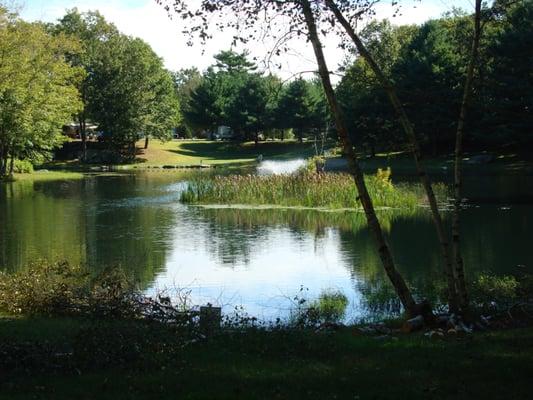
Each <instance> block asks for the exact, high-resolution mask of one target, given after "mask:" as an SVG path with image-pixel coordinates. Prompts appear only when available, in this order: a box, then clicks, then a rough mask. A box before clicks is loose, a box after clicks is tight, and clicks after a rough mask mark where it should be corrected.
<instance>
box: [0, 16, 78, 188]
mask: <svg viewBox="0 0 533 400" xmlns="http://www.w3.org/2000/svg"><path fill="white" fill-rule="evenodd" d="M78 51H79V46H78V44H77V43H76V42H74V41H72V40H70V39H69V38H67V37H65V36H64V35H59V36H52V35H50V34H48V33H47V32H46V30H45V28H44V26H42V25H40V24H30V23H26V22H23V21H21V20H20V19H18V17H17V16H16V15H13V14H9V13H8V12H7V10H5V9H3V8H0V178H2V177H5V176H6V175H12V174H13V169H14V162H15V159H17V158H27V159H30V160H33V159H36V158H38V157H39V156H42V155H43V154H46V153H48V152H50V151H51V150H53V149H54V148H55V147H57V146H59V145H60V144H61V143H62V141H63V135H62V131H61V128H62V126H63V125H64V124H66V123H67V122H68V121H69V119H70V116H71V115H72V114H74V113H75V112H77V111H78V110H79V108H80V105H81V104H80V101H79V94H78V91H77V89H76V84H77V82H78V81H79V79H80V78H81V76H82V71H81V70H80V69H78V68H72V67H71V66H70V65H69V64H68V63H67V61H66V60H65V56H64V54H65V53H67V52H68V53H76V52H78Z"/></svg>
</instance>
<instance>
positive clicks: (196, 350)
mask: <svg viewBox="0 0 533 400" xmlns="http://www.w3.org/2000/svg"><path fill="white" fill-rule="evenodd" d="M0 343H1V345H0V352H1V353H2V357H1V358H0V370H1V371H2V374H1V375H0V399H28V398H39V399H72V398H79V399H93V398H98V399H152V398H157V399H176V398H186V399H236V398H242V399H272V398H281V399H298V398H301V399H309V398H320V399H334V398H339V399H354V398H355V399H358V398H359V399H368V398H374V399H399V398H410V399H427V398H432V399H451V398H453V399H472V398H483V399H503V398H505V399H524V398H528V397H529V396H530V391H531V374H532V373H533V364H532V360H533V329H531V328H527V329H526V328H524V329H514V330H508V331H501V332H490V333H485V334H476V335H473V336H469V337H461V338H451V339H447V340H446V341H444V340H432V339H428V338H427V337H424V336H422V335H409V336H400V337H399V338H398V339H395V340H392V339H387V340H381V339H376V338H374V337H367V336H362V335H361V334H359V331H358V330H357V329H356V328H350V327H348V328H344V329H342V330H339V331H337V332H330V333H314V332H312V331H305V330H277V331H270V332H269V331H260V330H253V329H252V330H244V331H238V332H235V331H234V332H225V333H222V334H220V335H218V336H216V337H212V338H210V339H208V340H204V341H199V342H195V343H188V344H187V343H186V342H184V341H183V340H182V338H180V337H179V335H177V333H176V332H175V331H174V330H173V329H172V328H170V327H164V326H154V325H146V324H143V323H141V322H127V321H107V322H106V321H100V322H98V321H94V320H93V321H90V320H82V319H68V318H48V319H45V318H40V319H5V318H3V319H0ZM13 352H15V355H16V358H14V357H12V355H13ZM10 355H11V356H10Z"/></svg>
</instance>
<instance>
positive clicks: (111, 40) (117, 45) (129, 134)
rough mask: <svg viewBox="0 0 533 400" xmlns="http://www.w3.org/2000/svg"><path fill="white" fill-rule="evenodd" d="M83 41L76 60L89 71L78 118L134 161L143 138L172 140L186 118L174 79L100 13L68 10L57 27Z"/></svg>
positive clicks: (143, 46) (145, 49)
mask: <svg viewBox="0 0 533 400" xmlns="http://www.w3.org/2000/svg"><path fill="white" fill-rule="evenodd" d="M55 30H56V31H57V32H60V33H66V34H69V35H71V36H73V37H75V38H76V39H77V40H79V41H80V42H81V45H82V47H83V52H82V54H81V55H74V56H72V55H71V56H70V59H71V62H72V63H73V64H74V65H78V66H80V67H81V68H83V69H84V70H85V71H87V74H86V76H85V79H84V80H83V82H82V83H81V85H80V91H81V93H82V98H83V102H84V108H83V110H81V112H80V113H79V114H78V115H77V120H79V121H80V122H81V121H86V119H88V118H89V119H91V120H92V121H93V122H94V123H96V124H98V126H99V129H100V130H101V131H103V132H104V134H105V137H106V138H107V139H108V141H109V142H110V143H111V144H113V147H114V148H115V150H117V151H118V152H124V147H127V151H126V152H125V154H124V155H125V156H126V157H129V158H132V157H134V155H135V151H134V150H135V149H134V146H133V144H134V143H135V141H137V140H138V139H139V138H141V137H154V138H157V139H160V140H168V139H170V138H171V137H172V129H173V128H175V127H177V126H178V124H179V123H180V120H181V113H180V104H179V99H178V95H177V92H176V89H175V84H174V79H173V77H172V75H171V74H170V72H168V71H167V70H165V69H164V67H163V63H162V60H161V59H160V58H159V57H158V56H157V55H156V54H155V53H154V51H153V50H152V49H151V47H150V46H149V45H148V44H147V43H145V42H143V41H142V40H140V39H135V38H131V37H129V36H126V35H123V34H121V33H120V32H118V30H117V29H116V27H115V26H114V25H112V24H110V23H108V22H107V21H105V19H104V18H103V17H102V16H101V15H100V14H99V13H98V12H92V11H90V12H86V13H82V14H80V13H79V12H78V10H76V9H74V10H71V11H69V12H68V13H67V14H66V15H65V16H64V17H63V18H62V19H61V20H60V22H59V24H58V25H57V26H56V27H55Z"/></svg>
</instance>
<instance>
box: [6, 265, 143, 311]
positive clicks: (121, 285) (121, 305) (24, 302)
mask: <svg viewBox="0 0 533 400" xmlns="http://www.w3.org/2000/svg"><path fill="white" fill-rule="evenodd" d="M132 294H133V288H132V285H131V283H130V282H129V281H128V279H127V277H126V276H125V274H124V273H123V272H122V271H121V270H119V269H116V268H112V269H106V270H104V271H103V272H101V273H100V274H98V275H97V276H96V277H91V275H90V274H89V273H88V272H87V270H86V269H85V268H83V267H80V266H73V265H70V264H68V263H55V264H48V263H45V262H41V263H35V264H32V265H29V266H28V267H27V268H26V269H24V270H21V271H19V272H16V273H14V274H7V273H4V272H1V273H0V311H1V312H4V313H7V314H12V315H76V314H78V315H79V314H81V315H99V316H130V315H133V314H134V313H135V311H134V307H132V305H131V302H130V297H131V295H132Z"/></svg>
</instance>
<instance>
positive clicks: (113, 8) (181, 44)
mask: <svg viewBox="0 0 533 400" xmlns="http://www.w3.org/2000/svg"><path fill="white" fill-rule="evenodd" d="M190 1H194V2H196V1H199V0H190ZM11 2H14V3H15V4H18V6H19V7H18V8H19V11H20V14H21V16H22V17H23V18H24V19H28V20H44V21H49V22H52V21H55V20H57V19H58V18H60V17H61V16H62V15H63V14H64V12H65V10H66V9H69V8H73V7H77V8H79V9H80V10H82V11H86V10H95V9H97V10H99V11H100V12H101V13H102V14H103V15H104V16H105V17H106V19H108V20H109V21H111V22H113V23H114V24H115V25H116V26H117V27H118V28H119V29H120V30H121V31H122V32H124V33H126V34H128V35H132V36H137V37H140V38H142V39H144V40H145V41H146V42H148V43H149V44H150V45H151V46H152V48H153V49H154V50H155V52H156V53H157V54H159V56H160V57H162V58H163V60H164V61H165V65H166V66H167V68H169V69H172V70H177V69H179V68H186V67H191V66H196V67H198V68H199V69H201V70H202V69H205V68H206V67H207V66H208V65H210V64H211V63H212V56H213V54H216V53H217V52H218V51H220V50H223V49H228V48H229V47H230V43H231V35H230V34H220V35H216V37H215V38H214V39H213V40H212V41H211V42H210V43H209V44H208V45H207V46H206V47H205V48H203V47H201V46H200V45H198V46H194V47H187V46H186V43H185V39H184V38H183V37H182V35H181V34H180V32H181V28H180V26H179V21H176V20H170V19H169V18H168V15H167V14H166V12H165V11H164V10H163V8H162V7H161V6H159V5H158V4H157V3H156V2H155V0H92V1H88V0H11ZM8 3H9V1H8ZM403 3H405V6H404V7H405V10H406V12H404V15H402V16H400V17H397V18H395V19H393V21H394V23H397V24H402V23H422V22H424V21H425V20H427V19H429V18H435V17H438V16H439V15H441V14H442V13H443V12H445V11H448V10H450V9H451V8H452V7H453V6H459V7H462V8H465V9H468V10H470V9H472V8H473V6H472V4H473V3H472V1H471V0H452V1H447V0H426V1H424V0H422V1H421V2H413V1H412V0H407V1H404V2H403ZM376 10H377V17H378V18H386V17H390V16H391V14H392V11H391V10H392V8H391V6H390V1H387V2H384V3H382V4H380V5H378V7H377V8H376ZM291 47H292V49H293V51H292V52H291V54H289V55H285V56H284V57H283V60H281V62H282V64H283V68H282V70H281V71H280V72H279V73H280V74H281V75H282V76H285V77H289V76H292V75H293V74H296V73H298V72H301V71H308V70H312V69H314V60H313V57H312V51H311V49H310V48H309V46H308V44H306V43H305V42H294V43H291ZM268 48H269V44H268V43H262V44H261V43H254V47H253V48H251V49H249V50H250V51H251V53H252V54H253V55H256V56H258V57H259V58H260V59H261V58H262V57H264V55H265V53H266V52H267V51H268ZM326 55H327V57H328V59H329V60H330V65H331V67H333V66H335V65H338V63H340V62H341V61H342V59H343V55H342V52H341V51H339V50H338V49H337V46H336V43H333V42H328V43H326Z"/></svg>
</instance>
